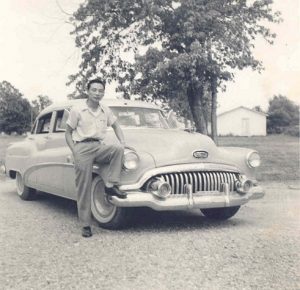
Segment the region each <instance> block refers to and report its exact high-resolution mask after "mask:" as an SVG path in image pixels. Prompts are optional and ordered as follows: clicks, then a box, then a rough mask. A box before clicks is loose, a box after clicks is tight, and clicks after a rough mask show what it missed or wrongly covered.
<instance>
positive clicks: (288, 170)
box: [0, 135, 300, 181]
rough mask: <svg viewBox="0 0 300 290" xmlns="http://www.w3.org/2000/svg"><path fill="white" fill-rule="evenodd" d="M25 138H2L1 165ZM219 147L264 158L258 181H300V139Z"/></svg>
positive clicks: (224, 141) (244, 140)
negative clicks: (243, 149)
mask: <svg viewBox="0 0 300 290" xmlns="http://www.w3.org/2000/svg"><path fill="white" fill-rule="evenodd" d="M23 139H24V137H23V136H0V163H1V160H4V157H5V152H6V148H7V146H8V144H10V143H12V142H16V141H21V140H23ZM219 146H237V147H247V148H252V149H255V150H257V151H258V152H259V153H260V156H261V158H262V165H261V166H260V167H259V168H258V171H257V178H258V180H277V181H286V180H300V170H299V168H300V165H299V138H298V137H291V136H285V135H270V136H266V137H220V138H219Z"/></svg>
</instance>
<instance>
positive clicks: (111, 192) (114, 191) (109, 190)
mask: <svg viewBox="0 0 300 290" xmlns="http://www.w3.org/2000/svg"><path fill="white" fill-rule="evenodd" d="M105 193H106V194H107V195H108V196H116V197H118V198H126V197H127V194H126V193H125V192H124V191H121V190H120V189H119V188H118V187H117V186H115V185H114V186H113V187H106V186H105Z"/></svg>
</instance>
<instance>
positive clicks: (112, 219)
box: [91, 176, 130, 230]
mask: <svg viewBox="0 0 300 290" xmlns="http://www.w3.org/2000/svg"><path fill="white" fill-rule="evenodd" d="M91 206H92V213H93V216H94V218H95V219H96V220H97V222H98V223H99V225H100V226H101V227H103V228H106V229H111V230H115V229H120V228H123V227H124V226H126V225H127V223H128V221H129V219H130V209H128V208H120V207H117V206H115V205H113V204H112V203H111V202H109V200H108V198H107V195H106V194H105V192H104V182H103V180H102V178H100V177H99V176H97V177H95V178H94V179H93V183H92V205H91Z"/></svg>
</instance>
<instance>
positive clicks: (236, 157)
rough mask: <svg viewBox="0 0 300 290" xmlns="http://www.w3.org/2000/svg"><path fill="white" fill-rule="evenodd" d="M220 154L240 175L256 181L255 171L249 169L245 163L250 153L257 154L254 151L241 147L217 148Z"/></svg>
mask: <svg viewBox="0 0 300 290" xmlns="http://www.w3.org/2000/svg"><path fill="white" fill-rule="evenodd" d="M218 148H219V152H220V154H222V156H223V157H224V158H225V159H226V160H228V161H229V162H230V163H232V164H234V165H235V166H236V167H237V168H238V169H239V170H240V172H241V173H242V174H245V175H246V176H247V177H248V178H250V179H252V180H255V179H256V169H255V168H250V167H249V165H248V163H247V156H248V155H249V154H250V153H251V152H257V151H256V150H253V149H249V148H241V147H218Z"/></svg>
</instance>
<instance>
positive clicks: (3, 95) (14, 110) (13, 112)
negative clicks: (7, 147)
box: [0, 81, 31, 134]
mask: <svg viewBox="0 0 300 290" xmlns="http://www.w3.org/2000/svg"><path fill="white" fill-rule="evenodd" d="M30 112H31V106H30V103H29V102H28V100H26V99H24V98H23V97H22V94H21V93H20V92H19V91H18V90H17V89H16V88H14V87H13V86H12V85H11V84H10V83H9V82H7V81H2V82H1V83H0V131H1V132H5V133H8V134H10V133H12V132H17V133H18V134H22V133H24V132H26V131H27V130H29V129H30Z"/></svg>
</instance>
